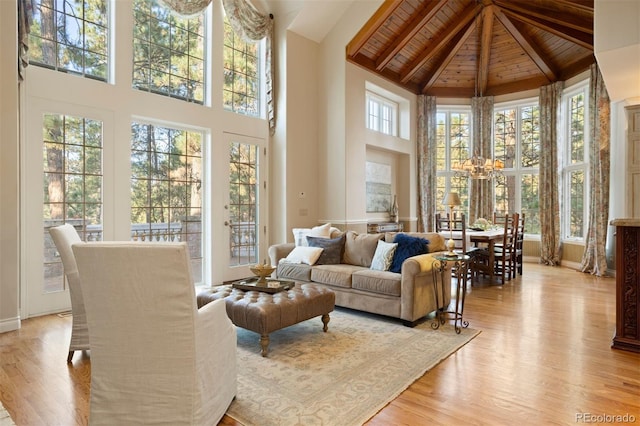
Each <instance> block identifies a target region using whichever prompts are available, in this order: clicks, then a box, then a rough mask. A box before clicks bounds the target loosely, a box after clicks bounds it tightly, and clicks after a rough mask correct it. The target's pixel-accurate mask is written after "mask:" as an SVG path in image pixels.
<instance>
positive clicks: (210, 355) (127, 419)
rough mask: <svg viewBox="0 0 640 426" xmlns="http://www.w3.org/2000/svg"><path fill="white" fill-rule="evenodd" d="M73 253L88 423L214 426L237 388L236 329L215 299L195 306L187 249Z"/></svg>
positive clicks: (79, 249) (95, 247)
mask: <svg viewBox="0 0 640 426" xmlns="http://www.w3.org/2000/svg"><path fill="white" fill-rule="evenodd" d="M73 252H74V254H75V258H76V262H77V264H78V272H79V274H80V282H81V285H82V290H83V295H84V302H85V307H86V311H87V321H88V325H89V337H90V339H91V402H90V414H89V422H90V424H92V425H115V424H122V425H124V424H126V425H137V424H167V425H215V424H217V423H218V421H219V420H220V419H221V418H222V416H223V415H224V413H225V412H226V410H227V408H228V407H229V404H230V403H231V401H232V400H233V398H234V397H235V394H236V390H237V381H236V329H235V326H234V325H233V324H232V323H231V321H230V320H229V318H228V316H227V313H226V308H225V301H224V300H219V301H217V302H220V303H216V302H213V303H209V304H207V305H206V306H203V307H202V308H201V309H199V310H198V309H197V307H196V298H195V289H194V287H193V281H192V277H191V266H190V260H189V252H188V248H187V245H186V244H185V243H139V242H138V243H136V242H95V243H84V244H76V245H74V246H73ZM86 283H90V285H85V284H86Z"/></svg>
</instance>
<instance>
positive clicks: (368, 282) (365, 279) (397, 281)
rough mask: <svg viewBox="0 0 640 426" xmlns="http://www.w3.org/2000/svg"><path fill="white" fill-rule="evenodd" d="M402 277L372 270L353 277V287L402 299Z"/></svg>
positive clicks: (355, 273) (356, 273) (357, 272)
mask: <svg viewBox="0 0 640 426" xmlns="http://www.w3.org/2000/svg"><path fill="white" fill-rule="evenodd" d="M401 280H402V275H400V274H396V273H393V272H389V271H374V270H371V269H367V270H361V271H356V272H354V273H353V276H352V277H351V287H353V288H354V289H358V290H364V291H368V292H371V293H379V294H387V295H390V296H398V297H400V288H401Z"/></svg>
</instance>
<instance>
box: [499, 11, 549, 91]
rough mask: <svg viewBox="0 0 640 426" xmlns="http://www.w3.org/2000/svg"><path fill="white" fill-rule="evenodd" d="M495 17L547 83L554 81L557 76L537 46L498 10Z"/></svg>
mask: <svg viewBox="0 0 640 426" xmlns="http://www.w3.org/2000/svg"><path fill="white" fill-rule="evenodd" d="M495 15H496V17H497V18H498V20H499V21H500V22H501V23H502V25H504V27H505V28H506V29H507V31H509V33H510V34H511V36H512V37H513V38H514V39H515V40H516V42H517V43H518V44H519V45H520V47H522V50H524V51H525V53H526V54H527V55H529V57H530V58H531V60H532V61H533V62H534V63H535V64H536V66H537V67H538V68H539V69H540V71H542V73H543V74H544V75H545V76H546V77H547V79H548V80H549V82H552V81H556V80H557V75H556V72H555V71H554V69H553V67H552V66H551V64H549V63H548V62H547V61H546V60H545V57H546V55H545V54H544V52H542V50H540V48H539V47H538V44H537V43H536V42H535V41H534V40H532V39H531V37H530V36H529V35H527V34H526V33H525V32H524V31H523V30H521V29H520V28H518V26H517V25H516V24H515V23H514V22H513V21H511V20H510V19H509V18H508V17H507V16H506V15H505V14H504V13H502V11H501V10H500V9H499V8H496V11H495Z"/></svg>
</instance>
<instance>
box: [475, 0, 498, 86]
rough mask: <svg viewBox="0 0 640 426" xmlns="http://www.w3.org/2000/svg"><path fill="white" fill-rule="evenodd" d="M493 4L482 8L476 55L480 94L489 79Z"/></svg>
mask: <svg viewBox="0 0 640 426" xmlns="http://www.w3.org/2000/svg"><path fill="white" fill-rule="evenodd" d="M494 9H495V6H486V7H485V8H484V9H482V27H481V34H478V37H480V52H479V57H478V75H477V76H476V78H477V79H478V91H479V93H480V96H482V94H483V93H485V92H486V90H487V82H488V81H489V58H490V57H491V39H492V38H493V15H494Z"/></svg>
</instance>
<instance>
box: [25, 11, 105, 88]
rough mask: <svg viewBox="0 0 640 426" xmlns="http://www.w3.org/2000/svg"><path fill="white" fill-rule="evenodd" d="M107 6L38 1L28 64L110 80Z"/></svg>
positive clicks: (34, 12)
mask: <svg viewBox="0 0 640 426" xmlns="http://www.w3.org/2000/svg"><path fill="white" fill-rule="evenodd" d="M108 4H109V2H108V1H107V0H84V1H79V0H66V1H54V0H36V1H35V3H34V10H33V14H34V16H33V23H32V25H31V28H30V30H31V33H30V36H29V62H30V63H31V64H33V65H38V66H42V67H46V68H51V69H55V70H58V71H62V72H68V73H74V74H79V75H84V76H86V77H89V78H94V79H98V80H102V81H107V79H108V76H109V74H108V73H109V65H108V58H109V14H108Z"/></svg>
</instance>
